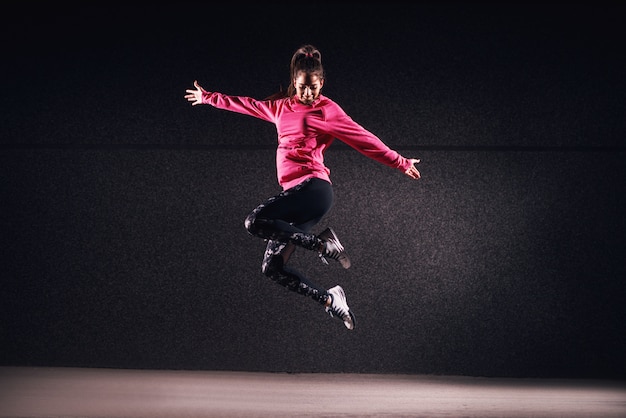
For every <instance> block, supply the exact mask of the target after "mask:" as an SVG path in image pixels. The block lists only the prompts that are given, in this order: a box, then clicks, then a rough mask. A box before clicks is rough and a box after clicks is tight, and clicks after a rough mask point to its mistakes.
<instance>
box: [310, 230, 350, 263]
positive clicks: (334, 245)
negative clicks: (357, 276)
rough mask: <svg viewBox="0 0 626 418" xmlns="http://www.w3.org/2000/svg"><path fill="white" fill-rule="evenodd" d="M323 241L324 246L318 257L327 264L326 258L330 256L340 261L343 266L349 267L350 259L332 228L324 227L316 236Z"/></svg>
mask: <svg viewBox="0 0 626 418" xmlns="http://www.w3.org/2000/svg"><path fill="white" fill-rule="evenodd" d="M317 237H318V238H319V239H321V240H322V241H323V242H324V248H323V249H322V251H320V259H321V260H322V262H324V263H325V264H328V261H326V258H332V259H333V260H337V261H339V262H340V263H341V265H342V266H343V268H345V269H347V268H350V264H351V263H350V259H349V258H348V255H347V254H346V250H345V249H344V248H343V245H341V242H339V238H338V237H337V234H335V231H333V229H332V228H326V229H325V230H324V231H323V232H322V233H320V234H319V235H318V236H317Z"/></svg>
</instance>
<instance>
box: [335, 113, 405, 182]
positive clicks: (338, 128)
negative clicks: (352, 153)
mask: <svg viewBox="0 0 626 418" xmlns="http://www.w3.org/2000/svg"><path fill="white" fill-rule="evenodd" d="M334 113H335V115H334V117H333V118H332V119H331V120H332V122H331V131H330V132H329V133H330V134H331V135H333V136H334V137H335V138H337V139H339V140H340V141H342V142H344V143H346V144H347V145H349V146H351V147H352V148H354V149H356V150H357V151H359V152H360V153H361V154H363V155H365V156H367V157H369V158H371V159H373V160H376V161H378V162H379V163H382V164H385V165H387V166H389V167H392V168H396V169H398V170H402V171H403V172H404V171H406V170H407V169H408V168H409V167H411V161H410V160H409V159H407V158H405V157H403V156H402V155H400V154H399V153H398V152H397V151H394V150H392V149H391V148H389V147H388V146H387V145H386V144H385V143H383V141H382V140H381V139H380V138H378V137H377V136H376V135H374V134H373V133H371V132H370V131H368V130H367V129H365V128H364V127H362V126H361V125H359V124H358V123H356V122H355V121H354V120H352V118H351V117H350V116H348V115H347V114H346V113H345V112H344V111H343V110H342V109H341V108H339V107H337V108H336V109H335V112H334Z"/></svg>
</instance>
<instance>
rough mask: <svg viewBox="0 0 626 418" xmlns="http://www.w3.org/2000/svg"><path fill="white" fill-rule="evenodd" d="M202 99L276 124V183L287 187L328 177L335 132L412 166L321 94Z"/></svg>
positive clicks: (389, 160)
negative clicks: (310, 98) (312, 97)
mask: <svg viewBox="0 0 626 418" xmlns="http://www.w3.org/2000/svg"><path fill="white" fill-rule="evenodd" d="M202 103H203V104H208V105H211V106H214V107H216V108H218V109H223V110H230V111H232V112H238V113H242V114H244V115H249V116H254V117H257V118H259V119H263V120H266V121H268V122H272V123H273V124H274V125H276V130H277V131H278V149H277V151H276V172H277V176H278V183H279V184H280V185H281V187H282V188H283V189H285V190H286V189H289V188H291V187H293V186H295V185H297V184H298V183H300V182H302V181H303V180H305V179H307V178H310V177H317V178H320V179H323V180H326V181H328V182H330V177H329V174H330V170H329V169H328V168H327V167H326V166H325V165H324V152H325V151H326V149H327V148H328V147H329V146H330V144H331V143H332V142H333V140H334V139H335V138H337V139H339V140H340V141H342V142H345V143H346V144H348V145H349V146H351V147H352V148H354V149H356V150H357V151H359V152H361V153H362V154H364V155H366V156H368V157H369V158H372V159H374V160H376V161H378V162H380V163H383V164H385V165H388V166H390V167H393V168H397V169H399V170H402V171H406V170H407V169H408V168H409V167H411V162H410V161H409V160H408V159H407V158H405V157H403V156H402V155H400V154H398V153H397V152H396V151H394V150H392V149H390V148H389V147H388V146H387V145H385V144H384V143H383V142H382V141H381V140H380V139H379V138H378V137H377V136H375V135H374V134H372V133H371V132H369V131H368V130H366V129H365V128H363V127H362V126H361V125H359V124H358V123H356V122H354V121H353V120H352V118H350V116H348V115H347V114H346V113H345V112H344V110H343V109H342V108H341V107H340V106H339V105H338V104H337V103H335V102H333V101H332V100H331V99H329V98H328V97H325V96H323V95H320V97H319V98H318V99H317V100H316V101H315V102H314V103H313V104H311V105H303V104H301V103H300V102H299V101H298V100H297V99H296V98H295V97H291V98H284V99H279V100H265V101H263V100H255V99H252V98H250V97H243V96H227V95H225V94H222V93H215V92H206V93H204V94H203V95H202Z"/></svg>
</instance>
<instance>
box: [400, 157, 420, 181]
mask: <svg viewBox="0 0 626 418" xmlns="http://www.w3.org/2000/svg"><path fill="white" fill-rule="evenodd" d="M409 161H411V167H409V168H408V169H407V170H406V171H405V172H404V174H406V175H407V176H409V177H411V178H412V179H416V180H417V179H419V178H420V177H421V174H420V172H419V171H418V169H417V168H416V167H415V164H419V162H420V160H419V159H417V158H411V159H410V160H409Z"/></svg>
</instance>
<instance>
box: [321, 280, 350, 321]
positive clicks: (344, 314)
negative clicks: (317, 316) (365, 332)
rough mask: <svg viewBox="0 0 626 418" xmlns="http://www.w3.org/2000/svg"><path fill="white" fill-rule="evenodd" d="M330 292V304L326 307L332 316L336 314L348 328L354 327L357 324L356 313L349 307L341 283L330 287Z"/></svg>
mask: <svg viewBox="0 0 626 418" xmlns="http://www.w3.org/2000/svg"><path fill="white" fill-rule="evenodd" d="M328 294H329V295H330V300H331V303H330V306H327V307H326V312H328V314H329V315H330V316H331V317H332V316H336V317H337V318H339V319H341V320H342V321H343V324H344V325H345V326H346V328H348V329H354V326H355V325H356V320H355V318H354V314H353V313H352V311H350V308H348V302H347V301H346V294H345V293H344V291H343V288H342V287H341V286H339V285H337V286H335V287H332V288H330V289H328Z"/></svg>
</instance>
